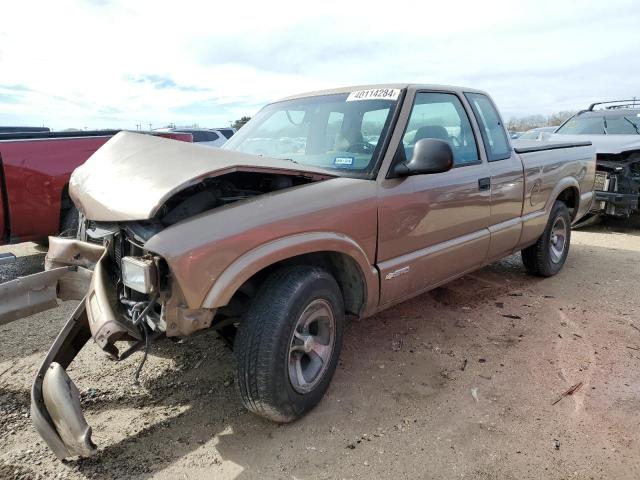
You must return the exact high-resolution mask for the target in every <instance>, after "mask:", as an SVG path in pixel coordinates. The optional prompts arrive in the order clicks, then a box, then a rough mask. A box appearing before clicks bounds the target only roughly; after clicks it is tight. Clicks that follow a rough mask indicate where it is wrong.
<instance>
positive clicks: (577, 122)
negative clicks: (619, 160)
mask: <svg viewBox="0 0 640 480" xmlns="http://www.w3.org/2000/svg"><path fill="white" fill-rule="evenodd" d="M556 133H560V134H564V135H585V134H586V135H640V116H638V115H631V114H630V115H599V116H589V117H573V118H572V119H571V120H569V121H568V122H567V123H565V124H564V125H563V126H562V127H560V128H559V129H558V130H557V131H556Z"/></svg>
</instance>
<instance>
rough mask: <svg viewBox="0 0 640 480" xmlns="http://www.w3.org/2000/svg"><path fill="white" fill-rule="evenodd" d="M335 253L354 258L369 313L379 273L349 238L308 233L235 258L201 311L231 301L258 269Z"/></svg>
mask: <svg viewBox="0 0 640 480" xmlns="http://www.w3.org/2000/svg"><path fill="white" fill-rule="evenodd" d="M316 252H335V253H342V254H344V255H347V256H349V257H350V258H351V259H353V260H354V261H355V262H356V264H357V265H358V267H359V269H360V273H361V274H362V278H363V280H364V283H365V302H364V303H365V304H364V308H363V313H365V314H366V313H367V312H371V311H373V310H374V309H375V307H376V306H377V302H378V295H379V282H378V270H377V269H376V268H375V267H374V266H373V264H372V263H371V261H370V260H369V258H368V257H367V254H366V253H365V252H364V250H363V249H362V248H361V247H360V245H359V244H358V243H357V242H356V241H355V240H353V239H352V238H350V237H348V236H346V235H342V234H339V233H333V232H308V233H302V234H297V235H291V236H288V237H283V238H279V239H277V240H273V241H271V242H269V243H266V244H263V245H260V246H258V247H256V248H254V249H252V250H250V251H248V252H247V253H245V254H243V255H242V256H240V257H239V258H237V259H236V260H235V261H234V262H233V263H232V264H231V265H229V266H228V267H227V268H226V269H225V270H224V271H223V272H222V274H221V275H220V276H219V277H218V278H217V279H215V281H214V283H213V285H212V286H211V288H210V289H209V292H208V293H207V296H206V297H205V299H204V301H203V302H202V306H201V308H219V307H222V306H225V305H227V304H228V303H229V301H230V300H231V297H232V296H233V295H234V294H235V293H236V291H237V290H238V288H240V287H241V286H242V284H244V283H245V282H246V281H247V280H249V279H250V278H251V277H252V276H253V275H255V274H256V273H258V272H259V271H260V270H262V269H264V268H266V267H268V266H270V265H273V264H275V263H278V262H280V261H283V260H287V259H289V258H293V257H297V256H299V255H304V254H308V253H316Z"/></svg>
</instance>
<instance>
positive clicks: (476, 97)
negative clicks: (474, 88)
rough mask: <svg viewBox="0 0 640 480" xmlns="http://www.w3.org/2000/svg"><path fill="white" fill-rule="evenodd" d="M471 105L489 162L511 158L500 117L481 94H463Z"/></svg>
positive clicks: (491, 104)
mask: <svg viewBox="0 0 640 480" xmlns="http://www.w3.org/2000/svg"><path fill="white" fill-rule="evenodd" d="M465 96H466V97H467V100H469V103H470V104H471V108H472V110H473V113H474V114H475V116H476V120H478V123H479V124H480V133H481V134H482V140H483V141H484V147H485V150H486V151H487V158H488V159H489V161H490V162H493V161H495V160H504V159H506V158H509V157H511V147H510V146H509V140H508V139H507V133H506V132H505V130H504V126H503V125H502V122H501V121H500V115H498V112H497V110H496V109H495V107H494V106H493V103H491V100H490V99H489V97H487V96H486V95H483V94H481V93H465Z"/></svg>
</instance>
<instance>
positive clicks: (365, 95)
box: [347, 88, 400, 102]
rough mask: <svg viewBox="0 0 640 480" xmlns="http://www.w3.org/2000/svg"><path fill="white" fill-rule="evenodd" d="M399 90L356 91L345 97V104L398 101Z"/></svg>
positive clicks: (373, 89) (374, 89)
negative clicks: (365, 101)
mask: <svg viewBox="0 0 640 480" xmlns="http://www.w3.org/2000/svg"><path fill="white" fill-rule="evenodd" d="M399 96H400V89H399V88H372V89H370V90H356V91H355V92H351V93H350V94H349V96H348V97H347V102H357V101H359V100H398V97H399Z"/></svg>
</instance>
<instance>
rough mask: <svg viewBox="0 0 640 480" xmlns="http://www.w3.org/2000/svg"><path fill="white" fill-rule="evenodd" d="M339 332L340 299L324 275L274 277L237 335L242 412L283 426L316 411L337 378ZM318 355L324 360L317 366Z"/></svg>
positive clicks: (289, 272)
mask: <svg viewBox="0 0 640 480" xmlns="http://www.w3.org/2000/svg"><path fill="white" fill-rule="evenodd" d="M305 319H306V321H305ZM306 322H308V324H307V323H306ZM305 324H306V326H305ZM343 328H344V304H343V299H342V294H341V292H340V289H339V287H338V284H337V283H336V281H335V279H334V278H333V277H332V276H331V275H330V274H329V273H328V272H326V271H325V270H323V269H321V268H318V267H312V266H303V265H301V266H291V267H284V268H281V269H279V270H277V271H275V272H274V273H272V274H271V275H270V276H269V277H268V278H267V279H266V281H265V282H264V283H263V285H262V286H261V288H260V289H259V290H258V293H257V294H256V296H255V297H254V299H253V301H252V302H251V304H250V306H249V308H248V310H247V312H246V313H245V315H244V317H243V318H242V321H241V322H240V326H239V327H238V333H237V335H236V340H235V345H234V352H235V356H236V362H237V368H238V371H237V382H236V385H237V386H238V389H239V393H240V398H241V399H242V403H243V404H244V406H245V407H246V408H247V409H248V410H249V411H251V412H253V413H255V414H257V415H260V416H262V417H266V418H268V419H270V420H273V421H275V422H282V423H284V422H291V421H293V420H295V419H297V418H300V417H301V416H303V415H304V414H305V413H306V412H308V411H309V410H311V409H312V408H313V407H315V406H316V405H317V404H318V402H320V400H321V399H322V397H323V396H324V394H325V392H326V390H327V388H328V387H329V383H330V382H331V378H332V377H333V374H334V372H335V369H336V366H337V363H338V358H339V356H340V349H341V346H342V332H343ZM294 333H295V334H294ZM309 338H311V339H312V340H306V341H304V343H303V339H309ZM316 352H320V353H321V354H324V355H325V358H324V360H323V361H322V362H321V364H320V363H319V359H323V357H322V356H321V355H320V354H318V353H316ZM298 368H299V370H298ZM297 372H301V375H298V374H297ZM314 374H315V375H314ZM305 382H306V383H305Z"/></svg>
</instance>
